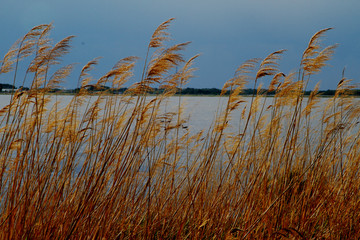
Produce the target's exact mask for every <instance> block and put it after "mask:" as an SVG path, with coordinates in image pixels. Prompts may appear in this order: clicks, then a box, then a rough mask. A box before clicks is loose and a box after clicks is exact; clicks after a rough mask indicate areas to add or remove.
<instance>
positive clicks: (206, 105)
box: [0, 95, 360, 132]
mask: <svg viewBox="0 0 360 240" xmlns="http://www.w3.org/2000/svg"><path fill="white" fill-rule="evenodd" d="M72 98H73V96H71V95H62V96H57V100H58V101H59V102H60V105H59V107H64V106H66V105H67V104H68V103H69V102H70V100H71V99H72ZM96 98H97V97H94V96H93V97H91V98H90V101H94V100H95V99H96ZM153 98H154V97H151V96H150V97H148V100H149V101H150V100H151V99H153ZM52 100H53V102H55V96H52ZM243 100H244V101H245V102H243V103H241V104H240V105H239V108H238V109H237V110H235V111H234V112H233V113H232V116H231V120H230V123H231V127H230V130H231V128H233V130H234V129H239V126H241V125H242V124H243V123H242V122H241V121H240V118H241V112H242V111H243V110H244V108H245V112H248V109H249V107H248V106H249V105H250V102H251V97H243ZM272 100H273V98H272V97H267V98H263V100H262V101H261V102H260V109H261V107H262V105H265V106H264V111H265V113H266V112H268V111H269V110H267V108H268V107H269V106H270V105H271V104H272ZM328 100H329V99H328V98H321V99H320V102H319V104H318V108H317V109H320V110H321V108H322V107H323V106H324V104H325V103H326V102H327V101H328ZM359 100H360V99H359V98H355V99H354V100H353V101H355V102H357V104H359V102H360V101H359ZM9 101H10V95H0V109H1V108H3V107H4V106H6V105H7V104H9ZM178 101H179V98H178V97H170V98H168V99H167V100H166V101H165V102H164V104H163V107H162V110H163V112H172V111H173V112H177V108H178ZM306 101H307V98H305V99H304V104H303V105H305V103H306ZM181 103H182V105H183V107H184V111H183V113H182V117H183V118H185V119H187V120H188V123H187V126H186V127H188V129H190V130H192V131H195V132H197V131H200V130H202V129H204V130H206V129H208V128H209V127H210V126H211V125H212V124H213V122H214V119H215V116H216V115H221V113H222V110H223V109H224V108H225V106H226V103H227V97H202V96H183V97H181ZM51 104H52V103H50V105H49V107H48V109H50V107H51ZM320 112H321V111H319V113H320ZM312 114H313V115H314V117H315V121H312V122H313V123H314V124H319V123H320V122H318V121H320V117H316V112H314V113H312ZM316 119H317V120H316Z"/></svg>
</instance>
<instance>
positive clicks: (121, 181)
mask: <svg viewBox="0 0 360 240" xmlns="http://www.w3.org/2000/svg"><path fill="white" fill-rule="evenodd" d="M172 20H173V19H169V20H168V21H166V22H164V23H162V24H161V25H160V26H159V27H158V28H157V29H156V30H155V32H154V34H153V36H152V37H151V40H150V42H149V45H148V52H147V55H146V59H145V63H144V70H143V74H142V76H141V78H139V81H138V82H137V83H135V84H133V85H132V86H131V87H130V88H129V90H128V91H127V92H126V93H125V94H122V95H111V94H110V93H106V92H105V93H99V94H92V93H90V92H88V90H87V89H89V87H93V88H96V87H101V86H110V87H113V88H119V87H121V86H123V84H125V83H126V82H127V81H128V79H129V78H130V77H132V75H133V74H132V73H133V72H132V70H133V67H134V65H135V62H136V61H137V58H136V57H127V58H124V59H122V60H120V61H119V62H117V63H116V64H115V66H114V67H113V68H112V69H111V70H110V71H109V72H108V73H106V74H105V75H104V76H103V77H101V78H100V79H97V80H95V79H93V78H92V77H91V70H93V68H94V67H96V65H97V63H98V60H99V59H97V58H95V59H94V60H92V61H90V62H88V63H87V64H86V65H85V66H84V67H83V68H82V70H81V72H80V74H79V77H78V85H77V86H78V87H79V88H80V91H79V92H78V93H76V94H75V95H74V96H73V97H72V99H71V101H70V103H69V104H68V105H67V106H61V104H60V103H59V102H56V100H57V96H56V95H49V94H48V92H49V90H50V89H53V88H57V87H58V86H59V84H61V82H62V81H63V80H64V79H65V78H66V77H67V76H68V75H69V74H70V72H71V70H72V68H73V65H72V64H70V65H65V66H62V67H59V68H57V69H55V67H56V66H57V65H58V64H59V63H60V61H61V57H63V56H64V55H65V54H66V53H68V52H69V51H70V43H71V39H72V38H73V36H70V37H67V38H65V39H63V40H61V41H60V42H58V43H56V44H53V43H52V41H51V39H50V38H49V33H50V30H51V28H52V26H51V25H47V24H45V25H40V26H37V27H34V28H33V29H32V30H31V31H30V32H29V33H27V34H26V35H25V36H24V37H23V38H21V39H20V40H19V41H17V42H16V43H15V44H14V45H13V47H11V49H10V50H9V52H8V53H7V54H6V55H5V57H4V59H3V60H2V62H1V73H2V74H5V73H8V74H7V75H6V76H13V79H14V80H13V82H14V84H15V83H17V84H18V85H20V83H22V85H25V84H26V83H27V82H28V81H31V84H30V85H31V87H30V90H28V91H24V90H23V89H18V90H16V91H15V93H14V94H13V95H12V96H11V101H10V102H9V104H8V105H7V106H6V107H4V108H3V109H2V110H1V111H0V112H1V119H0V121H1V123H0V127H1V129H0V164H1V168H0V238H1V239H359V238H360V230H359V223H360V191H359V190H360V189H359V186H360V177H359V162H360V152H359V151H360V139H359V133H360V130H359V116H360V109H359V108H360V105H359V102H358V100H357V99H354V98H352V97H351V96H350V95H349V94H348V90H351V89H352V88H353V85H352V83H351V81H350V80H348V79H346V78H345V77H344V76H343V78H342V79H339V84H338V87H337V90H336V95H335V96H334V97H332V98H328V99H327V100H326V104H319V95H318V94H317V90H318V87H316V88H315V89H314V90H313V91H312V93H311V95H310V97H304V91H305V89H306V87H307V85H308V82H309V81H311V80H310V79H311V77H312V76H313V75H314V74H316V73H317V72H319V71H320V70H321V68H322V67H323V66H325V65H326V62H327V61H328V60H329V59H330V57H331V55H332V54H333V51H334V49H335V47H336V46H329V47H324V46H322V44H321V39H322V38H323V37H324V34H325V33H326V32H327V31H329V30H330V29H324V30H321V31H319V32H317V33H316V34H315V35H314V36H313V37H312V38H311V40H310V42H309V44H308V47H307V48H306V49H305V51H304V53H303V55H302V57H301V62H300V65H299V70H298V71H297V72H295V73H290V74H284V73H282V72H281V71H280V70H279V60H280V58H281V56H282V54H283V53H284V50H280V51H276V52H273V53H271V54H269V55H268V56H267V57H265V58H264V59H262V60H261V59H251V60H249V61H246V62H245V63H244V64H242V65H241V66H240V67H239V68H238V69H237V70H236V72H235V74H234V77H233V78H232V79H230V80H229V81H227V82H226V83H225V84H224V87H223V93H224V95H225V93H226V92H228V91H229V92H230V95H226V96H224V97H227V104H226V106H225V107H223V108H219V110H218V112H217V114H216V116H215V119H216V120H215V121H214V122H213V124H212V125H211V127H210V128H209V129H204V130H203V131H200V132H191V131H190V128H185V127H184V126H185V125H186V121H187V119H186V118H185V116H184V114H183V106H182V105H183V104H182V97H181V95H180V96H177V97H178V106H177V110H176V111H164V110H163V109H164V105H166V102H167V99H168V98H169V97H170V96H173V95H174V93H175V92H176V91H177V89H181V88H182V87H183V86H185V85H186V83H187V82H188V81H189V79H190V78H191V77H192V73H193V71H194V68H193V62H194V61H195V59H196V58H197V57H198V56H195V57H193V58H191V59H189V60H188V61H186V60H185V59H184V58H183V56H182V55H181V53H182V51H183V50H184V48H185V47H186V45H188V44H189V43H181V44H175V45H172V46H168V45H167V44H168V43H169V41H167V40H168V39H169V33H168V27H169V25H170V23H171V22H172ZM25 58H26V59H32V60H29V62H30V65H29V66H28V67H27V69H26V70H25V71H26V74H25V78H24V80H23V81H20V80H19V79H18V77H17V72H18V71H20V69H19V66H20V65H19V63H20V61H21V60H22V59H25ZM176 68H178V71H176V72H175V71H174V69H176ZM10 73H11V74H10ZM50 73H51V74H50ZM343 75H344V74H343ZM264 77H265V78H268V79H269V82H270V83H269V85H268V86H265V87H267V88H268V89H269V91H276V94H275V96H274V97H271V98H270V97H266V94H267V92H266V91H265V92H264V91H261V90H260V89H263V88H264V86H262V85H261V84H259V82H260V79H262V78H264ZM247 84H252V85H253V86H254V89H259V90H258V91H254V94H253V96H252V97H251V101H250V102H245V99H244V98H243V97H242V96H241V95H239V94H240V93H241V91H242V89H244V87H245V85H247ZM154 86H157V87H161V88H163V89H164V93H163V94H161V95H157V96H155V97H153V98H151V99H149V97H148V91H149V89H151V88H152V87H154ZM54 99H55V100H54ZM51 101H55V103H54V102H51ZM265 102H267V103H269V102H270V103H271V104H270V105H266V106H268V107H266V108H265V107H264V106H265ZM236 112H238V113H239V112H240V113H241V114H240V116H241V117H240V119H233V116H234V113H236ZM314 119H320V120H314ZM235 120H236V121H238V122H239V123H240V124H239V126H238V128H237V129H234V126H231V125H230V124H229V122H233V121H235ZM316 121H318V122H316ZM230 129H231V130H230Z"/></svg>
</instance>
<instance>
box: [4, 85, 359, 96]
mask: <svg viewBox="0 0 360 240" xmlns="http://www.w3.org/2000/svg"><path fill="white" fill-rule="evenodd" d="M15 89H17V88H16V87H15V86H14V85H11V84H7V83H0V91H12V90H15ZM19 89H23V90H24V91H27V90H29V88H28V87H23V86H20V87H19ZM86 90H87V91H88V92H89V93H97V92H108V93H110V94H123V93H125V92H126V91H127V90H128V88H126V87H123V88H110V87H108V86H100V87H99V86H93V85H90V86H88V87H87V89H86ZM79 91H80V88H74V89H60V88H53V89H50V90H49V92H50V93H78V92H79ZM257 91H259V93H260V94H264V95H268V96H273V95H275V94H276V91H269V90H268V89H260V90H256V89H253V88H246V89H243V91H242V92H241V93H240V95H245V96H246V95H252V94H253V93H254V92H255V93H256V92H257ZM311 92H312V90H309V91H305V95H307V96H309V95H310V94H311ZM335 92H336V90H333V89H328V90H319V94H320V95H323V96H334V95H335ZM162 93H164V89H162V88H153V89H151V90H149V94H162ZM175 94H177V95H210V96H211V95H215V96H216V95H220V94H221V89H219V88H192V87H187V88H178V89H177V91H176V93H175ZM349 94H350V95H353V96H360V89H353V90H351V91H350V93H349ZM225 95H230V91H227V92H226V93H225Z"/></svg>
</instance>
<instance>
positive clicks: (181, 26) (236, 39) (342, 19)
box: [0, 0, 360, 90]
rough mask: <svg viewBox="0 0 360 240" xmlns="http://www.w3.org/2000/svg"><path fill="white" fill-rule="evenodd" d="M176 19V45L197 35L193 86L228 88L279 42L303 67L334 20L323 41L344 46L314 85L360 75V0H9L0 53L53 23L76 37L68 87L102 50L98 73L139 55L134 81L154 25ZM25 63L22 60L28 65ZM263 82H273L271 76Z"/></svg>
mask: <svg viewBox="0 0 360 240" xmlns="http://www.w3.org/2000/svg"><path fill="white" fill-rule="evenodd" d="M169 18H175V21H174V22H172V24H171V26H170V28H169V32H170V33H171V36H172V39H173V40H172V41H171V42H170V44H175V43H182V42H187V41H191V44H190V45H189V46H188V47H187V48H186V50H185V52H184V58H185V59H189V58H191V57H192V56H194V55H196V54H201V55H200V57H199V58H197V59H196V61H195V64H194V67H196V68H198V70H197V71H196V72H195V77H194V78H192V79H191V81H190V83H189V84H188V87H195V88H213V87H215V88H221V87H222V86H223V85H224V83H225V82H226V81H227V80H229V79H230V78H231V77H232V76H233V74H234V72H235V70H236V68H237V67H238V66H239V65H241V64H242V63H243V62H245V61H246V60H249V59H252V58H264V57H266V56H267V55H268V54H270V53H272V52H274V51H277V50H280V49H286V50H287V51H286V52H285V53H284V55H283V57H282V59H281V61H280V70H281V71H282V72H284V73H285V74H288V73H290V72H294V71H297V70H298V67H299V62H300V59H301V55H302V53H303V51H304V50H305V48H306V46H307V44H308V42H309V40H310V38H311V36H312V35H313V34H314V33H316V32H317V31H319V30H321V29H323V28H328V27H332V28H334V29H332V30H331V31H329V32H327V34H326V38H325V39H324V41H323V43H324V45H325V46H328V45H333V44H336V43H338V44H339V46H338V47H337V49H336V51H335V54H334V56H333V58H332V60H330V61H329V62H328V63H329V66H326V67H324V68H323V71H322V72H321V73H319V74H317V75H315V76H314V77H313V78H312V80H311V82H310V84H309V88H313V87H314V86H315V84H316V83H317V82H320V89H324V90H326V89H335V88H336V86H337V83H338V82H339V80H340V79H341V73H342V70H343V68H344V67H346V70H345V77H346V78H348V79H353V82H354V83H355V84H358V83H359V82H360V81H359V79H360V71H359V69H360V27H359V23H360V1H358V0H345V1H339V0H301V1H300V0H273V1H270V0H222V1H219V0H181V1H180V0H178V1H174V0H128V1H123V0H102V1H100V0H86V1H85V0H61V1H59V0H56V1H55V0H4V1H2V3H1V8H0V23H1V26H2V31H1V32H2V33H1V34H0V57H1V58H2V57H3V56H4V55H5V54H6V52H7V51H8V49H9V48H10V47H11V45H12V44H13V43H14V42H15V41H16V40H17V39H19V38H21V37H22V36H24V35H25V34H26V33H27V32H28V31H29V30H30V29H31V28H32V27H34V26H36V25H39V24H47V23H53V26H54V28H53V30H52V32H51V35H50V37H52V39H53V41H54V43H56V42H58V41H60V40H61V39H63V38H65V37H67V36H69V35H75V36H76V37H75V38H74V39H73V41H72V49H71V51H70V53H69V54H68V55H66V57H64V58H63V64H70V63H77V65H76V67H75V69H74V71H73V73H72V74H71V75H70V77H69V78H68V79H67V80H66V82H65V83H64V84H63V87H65V88H74V87H76V80H75V79H77V77H78V75H79V73H80V71H81V68H82V67H83V66H84V65H85V64H86V63H87V62H88V61H90V60H92V59H93V58H95V57H102V58H101V60H100V62H99V65H98V66H97V67H96V69H95V70H94V71H93V72H92V75H93V76H94V78H97V77H100V76H102V75H104V74H105V73H106V72H107V71H108V70H110V69H111V68H112V67H113V65H114V64H115V63H116V62H117V61H118V60H120V59H122V58H125V57H128V56H137V57H139V58H140V59H139V60H138V61H137V64H136V67H135V75H134V77H133V78H132V79H131V80H130V82H129V83H128V85H129V84H131V83H133V82H136V81H139V78H141V71H142V69H143V64H144V58H145V55H146V50H147V45H148V43H149V40H150V38H151V35H152V33H153V31H154V30H155V29H156V27H157V26H158V25H159V24H161V23H162V22H164V21H166V20H167V19H169ZM25 64H26V62H25V63H22V65H20V67H22V69H25V67H26V66H24V65H25ZM54 70H56V68H55V69H54ZM23 71H25V70H23ZM11 77H12V76H11V75H9V74H3V75H0V83H12V80H9V79H11ZM263 81H264V85H265V86H266V84H268V82H266V81H267V80H266V79H264V80H263ZM19 82H22V80H21V81H20V78H19ZM15 85H16V86H17V87H18V85H19V84H15ZM25 85H26V84H25ZM251 86H252V84H251ZM249 87H250V85H249Z"/></svg>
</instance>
